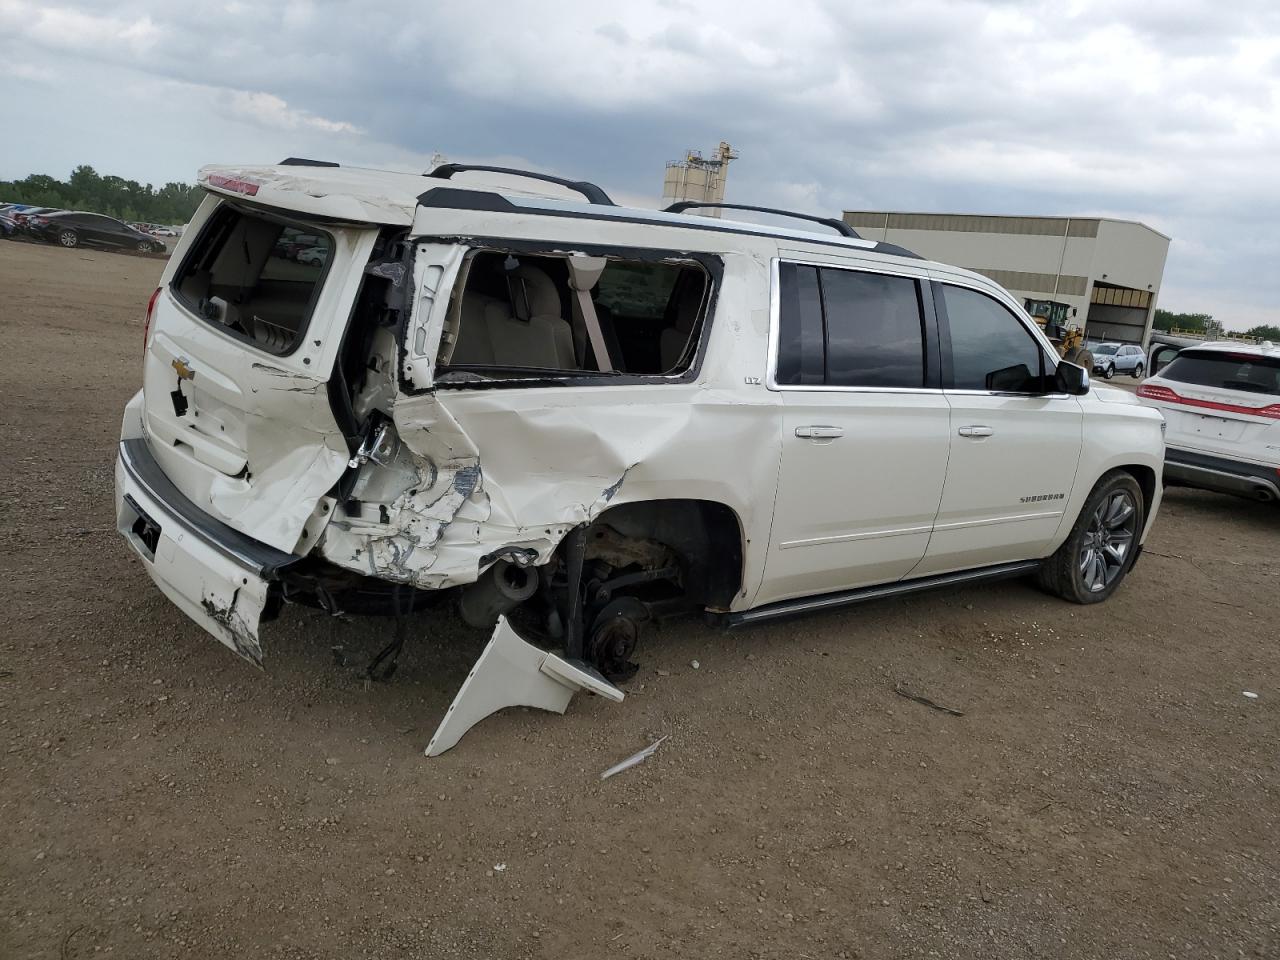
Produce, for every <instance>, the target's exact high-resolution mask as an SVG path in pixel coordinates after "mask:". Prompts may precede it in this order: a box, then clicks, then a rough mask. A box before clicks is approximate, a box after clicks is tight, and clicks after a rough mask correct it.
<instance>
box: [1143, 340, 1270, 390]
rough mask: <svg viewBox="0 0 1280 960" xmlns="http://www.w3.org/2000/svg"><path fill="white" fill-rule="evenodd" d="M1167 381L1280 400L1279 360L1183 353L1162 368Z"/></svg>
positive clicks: (1223, 354)
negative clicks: (1237, 391) (1254, 394)
mask: <svg viewBox="0 0 1280 960" xmlns="http://www.w3.org/2000/svg"><path fill="white" fill-rule="evenodd" d="M1160 376H1162V377H1164V379H1166V380H1176V381H1178V382H1179V383H1190V384H1194V385H1195V386H1199V387H1221V388H1223V389H1226V390H1242V391H1244V392H1245V393H1263V394H1267V395H1268V396H1273V397H1274V396H1280V358H1277V357H1260V356H1256V355H1252V354H1247V353H1223V352H1221V351H1218V350H1196V349H1194V348H1193V349H1190V350H1183V351H1182V352H1181V353H1179V354H1178V355H1177V356H1176V357H1174V358H1173V360H1172V361H1170V363H1169V365H1168V366H1166V367H1161V368H1160Z"/></svg>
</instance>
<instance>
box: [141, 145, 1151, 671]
mask: <svg viewBox="0 0 1280 960" xmlns="http://www.w3.org/2000/svg"><path fill="white" fill-rule="evenodd" d="M452 172H457V171H456V170H453V171H445V172H443V174H440V173H438V174H437V176H435V177H431V176H428V177H421V176H410V175H404V174H393V173H385V172H379V171H368V170H356V169H345V168H337V167H335V166H333V165H326V166H317V165H312V164H310V163H307V164H305V165H298V164H297V163H288V164H285V165H277V166H265V167H236V168H227V167H211V168H205V169H204V170H202V171H201V175H200V180H201V183H202V185H203V186H204V187H205V189H206V190H207V195H206V198H205V200H204V201H203V203H202V204H201V206H200V208H199V210H198V211H197V213H196V215H195V217H194V218H193V220H192V222H191V224H190V225H189V227H188V228H187V229H186V230H185V231H184V232H183V235H182V239H181V240H180V242H179V243H178V245H177V249H176V250H175V252H174V254H173V256H172V257H171V259H170V260H169V263H168V265H167V267H166V269H165V272H164V274H163V277H162V280H161V284H160V287H159V288H158V289H157V291H156V293H155V295H154V296H153V298H152V302H151V304H150V305H149V307H148V322H147V332H146V335H145V359H144V376H143V389H142V390H141V391H139V393H138V394H137V395H136V396H135V397H134V398H133V399H132V400H131V401H130V403H129V404H128V407H127V409H126V412H125V418H124V424H123V430H122V436H121V445H120V457H119V462H118V467H117V471H116V487H117V491H116V493H117V496H116V501H117V512H118V525H119V529H120V532H121V533H122V534H123V535H124V537H125V538H126V539H127V540H128V541H129V543H130V544H131V545H132V546H133V547H134V549H135V550H136V551H137V553H138V554H139V555H140V556H141V557H142V558H143V560H144V562H145V564H146V567H147V570H148V572H149V573H150V575H151V576H152V578H153V579H154V580H155V582H156V583H157V585H158V586H159V587H160V589H161V590H163V591H164V593H165V594H166V595H167V596H169V597H170V598H171V599H172V600H173V601H174V602H175V603H176V604H177V605H178V606H180V607H181V608H182V609H183V610H184V611H185V612H186V613H187V614H188V615H189V616H190V617H191V618H192V619H193V620H195V621H196V622H197V623H199V624H200V625H201V626H203V627H204V628H205V629H206V630H207V631H208V632H209V633H211V634H212V635H213V636H215V637H216V638H218V639H219V640H221V641H222V642H223V643H225V644H226V645H227V646H229V647H230V648H232V649H233V650H235V651H237V652H238V653H239V654H241V655H242V656H244V657H245V658H247V659H249V660H250V661H252V662H254V663H258V664H261V662H262V657H263V650H262V645H261V642H260V639H259V622H260V621H261V620H262V619H264V618H266V617H269V616H270V615H271V614H272V613H273V612H274V610H275V609H277V608H278V605H279V603H280V602H281V601H297V602H304V603H311V604H314V605H317V606H320V607H322V608H324V609H328V610H330V611H331V612H337V611H339V610H343V611H349V612H353V611H354V612H359V611H362V610H372V609H374V608H380V609H387V608H388V607H389V608H391V609H397V610H400V609H405V608H406V607H407V606H408V605H409V604H410V603H411V602H414V601H416V600H419V599H421V598H422V597H423V596H424V592H435V591H443V590H447V589H451V588H462V589H461V606H462V611H463V614H464V616H466V618H467V619H468V620H469V621H471V622H473V623H477V624H478V623H484V622H490V623H491V622H493V620H494V618H495V617H497V616H499V615H506V616H510V617H512V618H513V619H514V620H516V621H519V622H522V623H523V624H524V627H525V629H524V630H523V631H522V632H525V633H526V635H533V636H536V637H537V638H538V640H539V641H541V642H542V643H543V644H544V645H548V646H556V645H563V646H564V647H565V648H566V650H567V651H568V653H569V655H570V657H571V658H573V659H581V660H586V661H587V662H589V663H591V664H593V665H595V666H598V667H600V668H601V669H602V670H603V671H604V672H606V673H608V674H610V675H615V676H616V675H622V674H625V672H626V669H625V668H626V667H627V660H626V658H627V656H628V655H629V652H630V649H631V646H633V645H634V634H635V631H636V630H637V629H638V625H639V624H641V623H643V622H644V621H645V620H646V619H649V618H656V617H661V616H665V615H667V614H669V613H674V612H680V611H690V610H696V611H705V612H707V613H708V614H712V615H714V616H716V617H718V618H719V619H721V620H722V621H724V622H726V623H728V624H729V625H736V624H742V623H750V622H755V621H758V620H762V619H767V618H772V617H777V616H783V615H789V614H793V613H798V612H803V611H805V610H815V609H823V608H826V607H829V606H833V605H836V604H840V603H848V602H854V601H856V600H859V599H866V598H869V597H873V596H881V595H884V594H886V593H892V592H902V591H909V590H915V589H920V588H923V587H928V586H935V585H940V584H946V583H954V582H963V581H968V580H972V579H981V578H989V577H991V578H993V577H997V576H1011V575H1015V574H1024V573H1038V575H1039V577H1040V579H1041V582H1042V583H1043V584H1044V585H1045V586H1047V587H1048V588H1050V589H1052V590H1054V591H1056V592H1058V593H1060V594H1062V595H1063V596H1067V597H1069V598H1070V599H1073V600H1077V601H1080V602H1089V601H1091V600H1097V599H1102V598H1104V597H1105V596H1107V595H1109V594H1110V592H1111V591H1112V590H1114V589H1115V586H1116V585H1118V583H1119V580H1120V579H1121V578H1122V577H1123V575H1124V574H1125V573H1126V572H1127V570H1128V569H1129V567H1130V566H1131V565H1132V563H1133V562H1134V561H1135V559H1136V556H1137V553H1138V551H1139V549H1140V543H1141V541H1142V540H1143V539H1144V538H1145V536H1146V533H1147V531H1148V530H1149V529H1150V526H1151V523H1152V521H1153V519H1154V517H1155V515H1156V510H1157V507H1158V504H1159V499H1160V491H1161V467H1162V463H1163V459H1164V448H1163V442H1162V436H1161V422H1160V417H1159V415H1158V414H1156V413H1155V412H1153V411H1151V410H1148V409H1146V408H1144V407H1142V406H1140V405H1139V404H1138V403H1137V402H1136V401H1135V400H1134V399H1133V398H1132V397H1130V396H1128V395H1127V394H1125V393H1123V392H1120V391H1112V390H1105V389H1091V388H1090V387H1089V385H1088V378H1087V375H1086V374H1085V373H1084V372H1083V371H1081V370H1080V369H1079V368H1074V367H1071V366H1070V365H1068V364H1063V365H1062V366H1061V367H1059V366H1058V364H1059V361H1058V358H1057V355H1056V353H1055V352H1054V350H1053V348H1052V345H1051V344H1050V343H1049V342H1048V341H1047V340H1046V339H1045V338H1044V336H1043V335H1042V333H1041V332H1040V330H1039V329H1038V327H1037V326H1036V324H1035V323H1034V322H1033V321H1032V320H1031V319H1030V317H1028V316H1027V314H1026V313H1025V312H1024V310H1023V309H1022V307H1021V306H1020V305H1019V303H1018V302H1017V301H1016V300H1015V299H1013V298H1012V297H1010V296H1009V295H1008V293H1006V292H1005V291H1004V290H1003V289H1002V288H1001V287H999V286H998V285H996V284H995V283H993V282H992V281H990V280H988V279H986V278H985V277H983V276H981V275H979V274H976V273H972V272H969V271H966V270H961V269H958V268H955V267H950V266H945V265H942V264H937V263H931V262H928V261H925V260H921V259H919V258H916V257H915V256H914V255H912V254H910V253H909V252H907V251H904V250H901V249H899V248H895V247H891V246H889V245H886V244H877V243H874V242H870V241H865V240H861V239H859V238H857V237H856V235H847V236H846V235H840V234H838V233H835V234H831V235H827V234H825V233H821V232H810V231H804V230H789V229H781V228H776V227H766V226H760V225H757V224H750V223H736V222H733V221H730V220H719V219H710V218H701V217H695V216H688V215H682V214H679V213H668V212H655V211H649V210H638V209H627V208H623V207H618V206H613V205H611V204H610V203H609V202H608V200H607V197H604V195H603V192H602V191H599V189H598V188H595V187H593V186H591V185H590V184H573V185H571V186H573V187H574V188H575V189H579V190H581V191H582V192H584V193H585V194H586V195H587V196H588V197H589V199H591V200H592V202H578V201H575V200H564V199H553V198H550V197H546V196H540V195H531V194H528V193H521V192H518V191H516V190H513V189H511V188H509V187H496V188H495V187H484V186H480V187H471V188H465V187H462V186H460V185H458V184H457V183H456V182H454V181H453V180H451V179H446V177H447V176H449V174H450V173H452ZM588 188H589V189H588ZM849 233H850V234H851V231H850V232H849ZM308 235H317V236H320V237H323V238H324V240H325V247H326V248H327V249H326V250H325V255H324V256H323V257H318V258H316V259H317V260H318V261H319V262H316V263H312V264H298V263H296V262H294V261H292V260H291V258H289V257H288V256H287V255H286V250H287V244H288V243H289V241H290V240H291V238H293V237H296V236H308ZM1068 391H1073V392H1068ZM1072 571H1075V572H1074V573H1073V572H1072Z"/></svg>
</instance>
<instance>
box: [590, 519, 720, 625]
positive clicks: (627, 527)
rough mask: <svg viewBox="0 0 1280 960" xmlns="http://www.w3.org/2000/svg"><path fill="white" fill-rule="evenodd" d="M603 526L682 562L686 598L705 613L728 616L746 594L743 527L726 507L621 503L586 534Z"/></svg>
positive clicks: (592, 525)
mask: <svg viewBox="0 0 1280 960" xmlns="http://www.w3.org/2000/svg"><path fill="white" fill-rule="evenodd" d="M600 526H608V527H612V528H613V529H614V530H616V531H617V532H618V533H620V534H622V535H623V536H624V537H630V538H636V539H643V540H653V541H657V542H658V543H662V544H665V545H666V546H668V547H670V548H671V549H672V550H673V551H675V552H676V553H677V554H678V555H679V556H680V557H681V559H682V560H683V561H684V566H685V569H684V575H685V594H686V596H687V597H688V598H689V599H690V600H693V601H695V602H697V603H699V604H701V605H703V606H705V607H709V608H712V609H726V610H727V609H728V607H729V604H730V603H732V601H733V598H734V597H735V596H736V595H737V593H738V591H739V590H740V589H741V588H742V559H743V547H742V526H741V524H740V523H739V522H738V516H737V514H736V513H734V511H733V510H732V509H730V508H729V507H727V506H725V505H724V504H723V503H717V502H714V501H710V500H645V501H641V502H638V503H623V504H619V505H618V506H616V507H613V508H611V509H609V510H606V511H605V512H604V513H602V514H600V516H598V517H597V518H596V519H595V521H594V522H593V523H592V524H591V527H590V528H588V530H589V531H590V529H592V528H597V527H600Z"/></svg>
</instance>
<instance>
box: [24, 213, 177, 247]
mask: <svg viewBox="0 0 1280 960" xmlns="http://www.w3.org/2000/svg"><path fill="white" fill-rule="evenodd" d="M27 230H28V232H30V234H31V236H33V237H36V238H38V239H41V240H47V241H49V242H50V243H56V244H60V245H61V246H64V247H78V246H80V245H81V244H82V243H84V244H90V245H93V246H100V247H123V248H125V249H128V250H137V251H138V252H139V253H150V252H151V251H152V250H163V249H164V248H165V247H164V242H163V241H162V240H157V239H156V238H155V237H152V236H148V235H147V234H145V233H143V232H142V231H141V230H135V229H133V227H131V226H129V225H128V224H127V223H122V222H121V221H119V220H117V219H115V217H104V216H103V215H102V214H100V213H76V212H73V211H63V212H61V213H50V214H48V215H47V216H46V215H43V214H41V215H37V216H34V217H31V218H30V219H28V220H27Z"/></svg>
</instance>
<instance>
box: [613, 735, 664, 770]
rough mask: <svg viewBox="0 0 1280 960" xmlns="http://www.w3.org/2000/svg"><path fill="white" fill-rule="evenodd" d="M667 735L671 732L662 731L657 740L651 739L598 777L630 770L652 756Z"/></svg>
mask: <svg viewBox="0 0 1280 960" xmlns="http://www.w3.org/2000/svg"><path fill="white" fill-rule="evenodd" d="M669 736H671V734H669V733H664V734H663V735H662V736H660V737H659V738H658V739H657V740H655V741H653V743H651V744H649V745H648V746H647V747H645V748H644V749H643V750H641V751H639V752H638V753H633V754H632V755H631V756H629V757H627V759H625V760H623V761H622V762H621V763H615V764H614V765H613V766H612V767H610V768H609V769H608V770H606V771H605V772H604V773H602V774H600V779H601V780H608V779H609V778H610V777H612V776H613V775H614V774H616V773H621V772H622V771H623V770H630V769H631V768H632V767H634V766H637V765H639V764H641V763H644V761H646V760H647V759H649V758H650V757H652V756H653V754H654V751H656V750H657V749H658V747H660V746H662V741H663V740H665V739H667V737H669Z"/></svg>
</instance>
